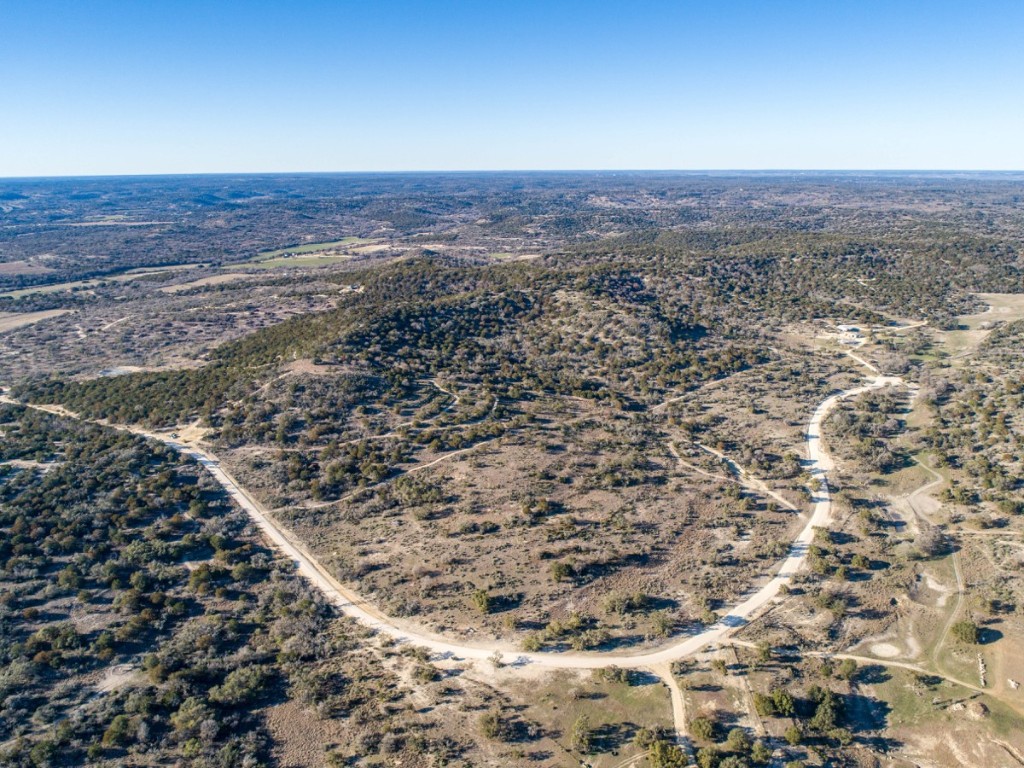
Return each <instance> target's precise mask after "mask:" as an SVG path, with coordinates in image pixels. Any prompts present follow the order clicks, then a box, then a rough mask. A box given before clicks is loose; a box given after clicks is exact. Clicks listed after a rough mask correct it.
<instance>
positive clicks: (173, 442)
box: [0, 376, 902, 669]
mask: <svg viewBox="0 0 1024 768" xmlns="http://www.w3.org/2000/svg"><path fill="white" fill-rule="evenodd" d="M900 383H902V382H901V380H900V379H898V378H894V377H886V376H877V377H875V378H874V379H873V380H872V381H871V382H870V383H868V384H866V385H864V386H861V387H856V388H854V389H850V390H847V391H844V392H839V393H836V394H833V395H831V396H829V397H828V398H826V399H825V400H824V401H822V402H821V403H820V404H819V405H818V407H817V408H816V409H815V411H814V414H813V415H812V417H811V419H810V422H809V424H808V427H807V432H806V442H807V455H808V470H809V473H810V475H811V477H812V478H814V479H816V480H817V481H818V491H817V492H816V493H815V494H814V495H813V496H812V501H813V503H814V507H813V511H812V514H811V516H810V518H809V519H808V521H807V524H806V525H805V526H804V528H803V529H802V530H801V531H800V533H799V535H798V536H797V537H796V539H795V540H794V541H793V543H792V545H791V547H790V551H789V554H788V555H787V557H786V558H785V559H784V560H783V561H782V563H781V567H780V568H779V570H778V571H777V573H776V574H775V576H774V577H773V578H771V579H769V581H768V582H767V583H765V584H764V585H763V586H761V587H760V588H759V589H757V590H755V591H754V592H752V593H751V594H750V595H749V596H748V597H747V598H746V599H745V600H743V601H742V602H741V603H739V604H738V605H736V606H734V607H733V608H732V609H731V610H729V611H728V613H726V615H725V616H723V617H722V618H721V619H720V620H719V621H718V622H717V623H715V624H714V625H712V626H710V627H708V628H706V629H704V630H703V631H701V632H699V633H697V634H695V635H692V636H690V637H687V638H683V639H680V640H677V641H675V642H672V643H669V644H667V645H665V646H663V647H661V648H658V649H654V650H649V651H646V652H640V653H637V654H623V653H599V652H594V653H559V652H536V653H521V652H519V651H517V650H516V649H515V648H513V647H511V646H509V645H507V644H504V643H499V642H489V643H466V642H455V641H451V640H448V639H445V638H444V637H442V636H439V635H435V634H432V633H429V632H427V631H426V630H424V629H422V628H416V627H411V626H407V625H405V623H404V622H400V621H399V620H397V619H394V618H391V617H388V616H385V615H384V614H383V613H381V612H380V611H379V610H377V608H376V607H375V606H373V605H372V604H370V603H368V602H367V601H366V600H364V599H362V598H360V597H359V596H358V595H356V594H355V593H354V592H353V591H351V590H350V589H348V588H346V587H345V586H343V585H342V584H341V583H340V582H339V581H338V580H337V579H336V578H335V577H334V576H333V575H331V574H330V572H329V571H328V570H327V569H326V568H325V567H324V566H323V565H321V564H320V562H319V561H318V560H317V559H316V558H315V557H314V556H313V555H312V554H311V553H310V552H309V551H308V550H306V548H305V547H304V546H303V545H302V544H301V543H300V542H299V541H298V540H297V539H296V538H295V537H294V536H293V535H292V534H291V533H290V532H288V531H287V530H286V529H284V528H283V527H282V526H280V525H279V524H278V523H277V522H276V521H274V520H273V519H272V518H271V516H270V515H269V513H268V512H267V510H265V509H264V508H263V506H262V505H261V504H260V503H259V502H258V501H256V499H255V498H253V497H252V496H250V495H249V494H248V493H247V492H246V491H245V490H244V489H243V488H242V487H240V486H239V485H238V483H237V482H236V481H235V479H234V478H233V477H232V476H231V475H230V474H229V473H228V472H227V471H226V470H225V469H224V468H223V467H222V466H221V465H220V462H219V461H218V460H217V458H216V457H215V456H213V455H212V454H211V453H209V452H208V451H206V450H204V449H202V448H200V447H199V446H198V445H195V444H194V443H189V444H186V443H185V442H183V441H181V440H177V439H174V438H171V437H170V435H168V434H165V433H159V432H151V431H147V430H144V429H139V428H133V427H125V426H117V425H106V426H112V427H114V428H116V429H123V430H126V431H129V432H133V433H135V434H138V435H142V436H145V437H149V438H151V439H154V440H158V441H160V442H162V443H164V444H166V445H168V446H170V447H171V448H174V449H175V450H177V451H179V452H181V453H183V454H186V455H188V456H191V457H192V458H194V459H195V460H197V461H198V462H199V463H200V464H202V465H203V467H205V468H206V470H207V471H208V472H210V474H211V475H213V477H214V479H216V480H217V482H218V483H219V484H220V485H221V486H222V487H223V488H224V489H225V490H226V491H227V492H228V494H229V495H230V496H231V497H232V498H233V499H234V500H235V501H236V502H237V503H238V504H239V506H241V507H242V509H244V510H245V511H246V512H247V513H248V514H249V516H250V517H251V518H252V519H253V521H254V522H255V523H256V524H257V525H258V526H259V527H260V529H261V530H262V531H263V532H264V534H265V535H266V536H267V538H268V540H270V542H271V543H272V544H273V545H274V546H275V547H276V548H277V549H278V550H279V551H280V552H281V553H282V554H284V555H286V556H287V557H289V558H291V559H292V560H293V561H294V562H295V564H296V568H297V570H298V571H299V572H300V573H301V574H302V575H303V576H305V577H306V578H307V579H309V580H310V581H311V582H312V583H313V584H314V585H315V586H316V587H317V588H318V589H320V590H321V591H322V592H323V593H324V594H325V595H327V596H328V598H330V599H331V600H332V601H333V602H335V603H336V604H337V605H338V607H339V608H340V609H341V610H342V611H343V612H344V613H346V614H348V615H349V616H352V617H353V618H355V619H357V620H359V621H361V622H363V623H365V624H366V625H367V626H369V627H371V628H373V629H377V630H380V631H382V632H384V633H386V634H389V635H391V636H393V637H394V638H396V639H397V640H400V641H406V642H410V643H413V644H416V645H421V646H424V647H426V648H428V649H429V650H431V651H434V652H435V653H438V654H441V655H442V656H444V657H448V658H463V659H480V660H486V659H488V658H490V657H491V656H492V655H493V654H494V652H495V651H498V652H500V653H502V654H503V655H506V656H510V657H512V658H513V659H515V661H514V662H513V666H524V665H527V664H536V665H538V666H543V667H554V668H567V669H599V668H602V667H607V666H609V665H612V664H615V665H618V666H622V667H627V668H632V669H636V668H641V667H643V668H651V667H654V666H658V665H662V664H667V663H670V662H672V661H675V660H677V659H680V658H683V657H685V656H687V655H690V654H692V653H695V652H697V651H699V650H700V649H702V648H704V647H705V646H707V645H709V644H711V643H715V642H717V641H719V640H721V639H723V638H724V637H726V636H727V635H729V634H731V633H732V632H734V631H735V630H736V629H738V628H739V627H742V626H744V625H745V624H746V623H747V622H748V621H749V619H750V618H751V617H752V616H753V615H754V614H755V613H757V612H758V611H760V610H761V609H762V608H763V607H765V606H766V605H768V604H769V603H771V602H772V601H773V600H774V599H775V597H776V596H777V595H778V593H779V590H780V588H781V587H782V585H783V584H785V583H787V582H788V581H789V580H790V579H791V578H792V576H793V575H794V574H795V573H797V572H798V571H799V570H800V569H801V568H803V566H804V564H805V562H806V559H807V549H808V547H809V545H810V543H811V541H812V540H813V538H814V532H815V529H816V528H817V527H819V526H827V525H828V523H829V521H830V519H831V510H832V499H831V495H830V493H829V489H828V483H827V481H826V473H827V472H828V471H830V470H831V469H832V467H833V464H832V460H831V458H830V457H829V456H828V454H827V453H826V452H825V450H824V448H823V446H822V443H821V435H820V432H821V425H822V423H823V422H824V420H825V417H826V416H827V415H828V413H829V412H830V411H831V410H832V409H833V408H834V407H835V406H836V405H837V404H838V403H839V402H840V401H841V400H843V399H845V398H848V397H854V396H856V395H859V394H861V393H863V392H867V391H869V390H872V389H877V388H879V387H884V386H890V385H898V384H900ZM0 400H2V401H5V402H9V403H16V404H21V405H25V404H23V403H17V402H16V401H14V400H12V399H10V398H9V397H6V396H4V397H0ZM29 407H32V408H36V409H38V410H43V411H47V412H50V413H56V414H58V415H62V416H66V417H70V418H79V417H78V416H77V415H76V414H73V413H71V412H69V411H67V410H66V409H63V408H60V407H59V406H37V405H31V406H29ZM478 447H480V446H479V445H477V446H473V447H472V448H470V449H464V450H473V449H475V448H478ZM462 452H464V451H457V452H453V453H451V454H447V455H445V456H444V457H442V458H441V459H438V460H436V461H434V462H431V463H429V464H425V465H421V466H420V467H418V468H416V469H426V468H427V467H428V466H432V465H433V464H436V463H438V461H442V460H447V459H450V458H452V457H454V456H455V455H457V454H459V453H462Z"/></svg>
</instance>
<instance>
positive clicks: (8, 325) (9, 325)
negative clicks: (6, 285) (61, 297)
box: [0, 309, 71, 333]
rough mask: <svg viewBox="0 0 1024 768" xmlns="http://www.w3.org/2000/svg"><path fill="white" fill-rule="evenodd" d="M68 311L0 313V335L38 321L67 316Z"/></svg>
mask: <svg viewBox="0 0 1024 768" xmlns="http://www.w3.org/2000/svg"><path fill="white" fill-rule="evenodd" d="M70 311H71V310H69V309H48V310H45V311H43V312H0V333H4V332H6V331H13V330H14V329H15V328H21V327H22V326H26V325H32V323H38V322H39V321H40V320H46V319H48V318H51V317H58V316H60V315H64V314H67V313H68V312H70Z"/></svg>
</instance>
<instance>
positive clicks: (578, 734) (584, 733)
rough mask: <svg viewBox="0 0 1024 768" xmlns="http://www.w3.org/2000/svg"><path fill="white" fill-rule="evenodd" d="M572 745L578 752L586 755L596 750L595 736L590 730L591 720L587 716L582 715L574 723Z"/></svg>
mask: <svg viewBox="0 0 1024 768" xmlns="http://www.w3.org/2000/svg"><path fill="white" fill-rule="evenodd" d="M570 744H571V745H572V748H573V749H575V750H576V751H577V752H582V753H583V754H585V755H588V754H590V752H591V751H592V750H593V749H594V734H593V733H592V732H591V730H590V719H589V718H588V717H587V716H586V715H580V716H579V717H578V718H576V722H575V723H573V725H572V736H571V739H570Z"/></svg>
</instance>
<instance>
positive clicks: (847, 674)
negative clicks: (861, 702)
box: [836, 659, 857, 680]
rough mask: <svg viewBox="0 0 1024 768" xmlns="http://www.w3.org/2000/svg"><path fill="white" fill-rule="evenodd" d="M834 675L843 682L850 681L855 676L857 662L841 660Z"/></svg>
mask: <svg viewBox="0 0 1024 768" xmlns="http://www.w3.org/2000/svg"><path fill="white" fill-rule="evenodd" d="M836 674H837V675H838V676H839V677H840V678H842V679H843V680H852V679H853V676H854V675H856V674H857V662H856V661H854V660H853V659H843V660H842V661H841V662H839V668H838V669H837V670H836Z"/></svg>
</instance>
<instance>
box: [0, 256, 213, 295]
mask: <svg viewBox="0 0 1024 768" xmlns="http://www.w3.org/2000/svg"><path fill="white" fill-rule="evenodd" d="M197 266H199V265H198V264H176V265H174V266H170V267H159V268H150V267H142V268H139V269H129V270H128V271H126V272H119V273H117V274H113V275H106V276H104V277H95V278H90V279H89V280H74V281H72V282H69V283H53V284H52V285H34V286H32V287H31V288H20V289H18V290H16V291H8V292H7V293H0V296H2V297H6V298H11V299H18V298H22V297H24V296H35V295H39V294H44V293H60V292H61V291H73V290H75V289H76V288H95V287H96V286H98V285H102V284H103V283H125V282H128V281H129V280H135V279H137V278H139V277H144V276H146V275H159V274H163V273H164V272H174V271H177V270H181V269H191V268H193V267H197Z"/></svg>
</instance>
